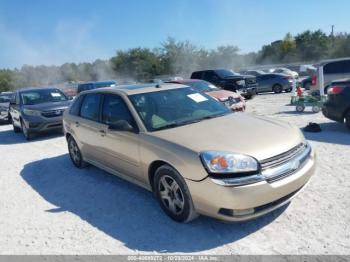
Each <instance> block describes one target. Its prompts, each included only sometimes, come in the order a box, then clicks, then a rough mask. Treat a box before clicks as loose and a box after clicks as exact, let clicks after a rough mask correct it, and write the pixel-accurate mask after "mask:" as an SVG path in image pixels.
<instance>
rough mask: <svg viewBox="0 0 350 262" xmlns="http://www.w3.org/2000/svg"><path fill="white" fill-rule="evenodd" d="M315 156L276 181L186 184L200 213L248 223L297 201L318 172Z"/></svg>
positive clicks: (210, 180)
mask: <svg viewBox="0 0 350 262" xmlns="http://www.w3.org/2000/svg"><path fill="white" fill-rule="evenodd" d="M315 161H316V156H315V153H314V151H312V152H311V154H310V157H309V159H308V160H307V162H305V164H304V165H303V167H301V168H300V169H298V170H297V171H296V172H294V173H293V174H291V175H289V176H287V177H284V178H282V179H280V180H277V181H274V182H267V181H261V182H257V183H253V184H248V185H244V186H222V185H218V184H217V183H215V182H213V180H212V179H211V178H210V177H207V178H206V179H204V180H202V181H200V182H198V181H190V180H188V181H186V182H187V185H188V188H189V190H190V192H191V196H192V200H193V203H194V206H195V209H196V211H197V212H198V213H200V214H203V215H207V216H210V217H214V218H217V219H220V220H224V221H231V222H234V221H245V220H250V219H254V218H257V217H259V216H262V215H264V214H267V213H269V212H271V211H273V210H275V209H277V208H279V207H281V206H283V205H286V204H287V203H289V202H290V201H291V199H292V198H294V197H295V196H296V195H297V194H298V193H299V192H300V191H301V190H302V189H303V188H304V187H305V185H306V184H307V183H308V181H309V180H310V178H311V176H312V175H313V174H314V172H315V168H316V166H315Z"/></svg>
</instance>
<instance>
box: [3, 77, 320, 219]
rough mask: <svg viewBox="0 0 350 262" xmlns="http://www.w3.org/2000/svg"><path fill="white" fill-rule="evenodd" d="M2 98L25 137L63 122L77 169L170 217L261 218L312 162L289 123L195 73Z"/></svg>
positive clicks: (286, 197) (289, 194) (287, 196)
mask: <svg viewBox="0 0 350 262" xmlns="http://www.w3.org/2000/svg"><path fill="white" fill-rule="evenodd" d="M229 79H231V78H229ZM248 79H250V78H249V77H248ZM232 100H234V101H232ZM9 104H10V106H9V107H10V109H9V112H10V115H11V119H12V124H13V129H14V132H19V131H22V132H23V134H24V136H25V137H26V138H27V139H31V137H32V135H33V134H35V133H39V132H43V131H49V130H62V129H63V130H64V134H65V138H66V140H67V144H68V152H69V155H70V158H71V160H72V162H73V164H74V165H75V166H76V167H78V168H82V167H84V166H86V165H87V164H92V165H95V166H97V167H99V168H101V169H104V170H106V171H107V172H109V173H112V174H114V175H117V176H120V177H122V178H124V179H126V180H128V181H131V182H133V183H135V184H137V185H140V186H142V187H144V188H146V189H148V190H150V191H152V192H154V194H155V196H156V198H157V199H158V202H159V204H160V207H161V208H162V209H163V210H164V212H165V213H166V214H167V215H168V216H169V217H170V218H172V219H174V220H175V221H178V222H189V221H191V220H193V219H195V218H196V217H197V216H198V215H200V214H202V215H207V216H211V217H214V218H218V219H221V220H225V221H242V220H247V219H252V218H256V217H259V216H262V215H264V214H266V213H269V212H271V211H273V210H275V209H277V208H279V207H281V206H283V205H285V204H287V203H288V202H289V201H291V199H292V198H293V197H294V196H296V195H297V194H298V193H299V192H300V191H301V190H302V189H303V188H304V186H305V185H306V184H307V182H308V180H309V179H310V177H311V176H312V174H313V173H314V169H315V155H314V151H313V150H312V148H311V146H310V145H309V144H308V143H307V142H306V141H305V139H304V137H303V135H302V133H301V132H300V130H299V129H298V128H295V127H292V126H290V125H289V124H283V123H278V122H276V121H272V120H269V119H264V118H262V117H254V116H250V115H248V114H242V113H235V112H234V111H244V109H245V101H244V99H243V98H242V97H241V96H240V95H239V94H237V93H235V92H232V91H228V90H221V89H219V88H217V87H216V86H214V85H213V84H211V83H208V82H206V81H203V80H198V79H188V80H174V81H171V83H162V84H158V83H154V84H142V85H141V84H140V85H126V86H114V87H106V88H93V89H91V90H88V91H84V92H81V93H79V94H78V95H77V97H76V98H75V99H74V100H73V101H70V100H69V98H68V97H67V96H66V95H65V94H64V93H63V92H62V91H61V90H59V89H57V88H26V89H19V90H17V91H16V92H15V93H14V94H13V96H12V97H11V100H10V103H9ZM252 126H253V127H254V128H253V129H252V128H251V127H252ZM256 129H259V132H260V134H261V135H262V136H263V137H264V139H260V138H258V137H256V136H255V135H254V132H255V130H256ZM245 141H250V143H246V142H245Z"/></svg>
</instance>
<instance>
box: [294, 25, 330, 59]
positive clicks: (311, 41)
mask: <svg viewBox="0 0 350 262" xmlns="http://www.w3.org/2000/svg"><path fill="white" fill-rule="evenodd" d="M295 44H296V49H297V52H298V54H299V56H300V59H301V61H316V60H320V59H323V58H326V57H327V55H328V54H329V47H330V37H329V36H327V35H326V34H325V33H323V32H322V31H321V30H317V31H315V32H311V31H310V30H307V31H305V32H303V33H301V34H298V35H297V36H296V37H295Z"/></svg>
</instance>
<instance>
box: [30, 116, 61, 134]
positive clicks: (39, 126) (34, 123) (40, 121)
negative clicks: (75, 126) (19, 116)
mask: <svg viewBox="0 0 350 262" xmlns="http://www.w3.org/2000/svg"><path fill="white" fill-rule="evenodd" d="M23 120H24V124H25V125H26V128H27V129H28V131H30V132H32V133H41V132H48V131H51V130H60V129H63V125H62V116H58V117H52V118H43V117H25V118H24V119H23Z"/></svg>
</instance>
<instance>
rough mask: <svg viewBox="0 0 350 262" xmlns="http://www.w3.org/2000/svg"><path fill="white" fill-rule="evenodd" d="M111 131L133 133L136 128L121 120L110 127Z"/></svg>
mask: <svg viewBox="0 0 350 262" xmlns="http://www.w3.org/2000/svg"><path fill="white" fill-rule="evenodd" d="M108 129H109V130H113V131H126V132H133V131H135V128H134V127H133V126H132V125H131V124H130V123H129V122H128V121H126V120H119V121H117V122H115V123H113V124H110V125H109V126H108Z"/></svg>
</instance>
